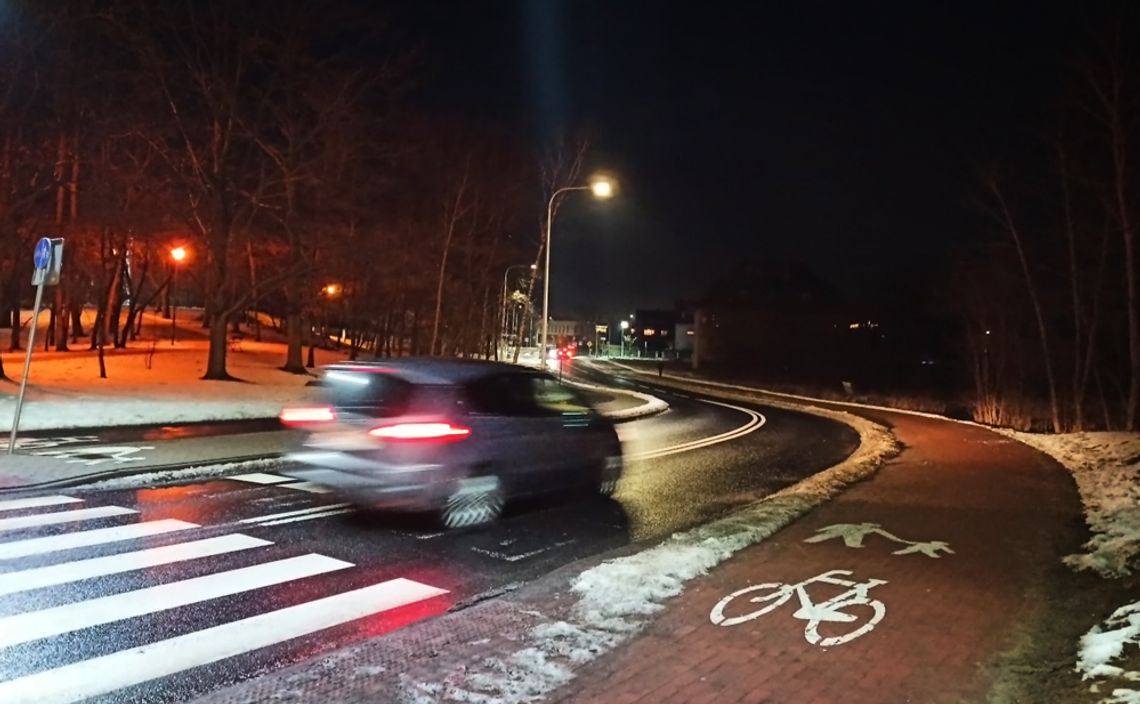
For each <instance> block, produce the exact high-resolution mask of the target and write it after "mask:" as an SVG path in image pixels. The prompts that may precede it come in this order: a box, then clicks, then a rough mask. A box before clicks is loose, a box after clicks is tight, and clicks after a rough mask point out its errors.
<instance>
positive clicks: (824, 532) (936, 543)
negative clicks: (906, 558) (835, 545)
mask: <svg viewBox="0 0 1140 704" xmlns="http://www.w3.org/2000/svg"><path fill="white" fill-rule="evenodd" d="M868 535H879V536H882V537H884V538H886V539H887V540H890V541H893V542H896V543H901V544H902V545H905V546H906V547H904V548H900V549H899V550H895V551H894V552H892V553H891V554H892V555H911V554H915V553H921V554H923V555H926V556H927V557H932V558H934V559H935V560H937V559H938V558H940V557H942V555H940V554H939V553H946V554H947V555H953V554H954V551H953V550H951V549H950V544H949V543H947V542H945V541H942V540H926V541H916V540H904V539H903V538H900V537H898V536H897V535H895V534H894V533H891V532H889V531H885V530H883V528H882V526H880V525H879V524H878V523H836V524H835V525H831V526H826V527H824V528H820V529H819V530H817V531H816V534H815V535H813V536H812V537H810V538H805V539H804V542H805V543H822V542H823V541H825V540H831V539H833V538H843V544H844V545H846V546H847V547H849V548H861V547H863V539H864V538H866V537H867V536H868Z"/></svg>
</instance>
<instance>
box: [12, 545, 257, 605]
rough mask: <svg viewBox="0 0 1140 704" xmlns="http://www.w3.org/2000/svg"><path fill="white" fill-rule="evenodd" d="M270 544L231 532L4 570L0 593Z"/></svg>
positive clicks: (65, 582) (22, 590) (28, 589)
mask: <svg viewBox="0 0 1140 704" xmlns="http://www.w3.org/2000/svg"><path fill="white" fill-rule="evenodd" d="M271 544H272V543H270V542H269V541H268V540H261V539H260V538H251V537H250V536H248V535H242V534H240V533H234V534H232V535H222V536H219V537H217V538H205V539H203V540H192V541H190V542H188V543H178V544H175V545H167V546H165V547H161V548H150V549H148V550H136V551H135V552H128V553H123V554H122V555H107V556H106V557H93V558H91V559H88V560H79V561H77V562H65V563H63V564H61V565H51V566H49V567H39V568H36V569H30V570H22V571H20V572H8V573H6V574H0V596H5V595H7V594H15V593H17V592H26V591H30V590H32V589H42V588H43V587H52V586H56V585H58V584H67V583H68V582H78V581H79V580H81V579H91V578H93V577H106V576H107V575H112V574H120V573H122V572H131V571H134V570H141V569H144V568H147V567H158V566H159V565H169V564H172V563H175V562H184V561H186V560H195V559H199V558H203V557H212V556H214V555H223V554H225V553H230V552H236V551H238V550H248V549H250V548H259V547H262V546H264V545H271Z"/></svg>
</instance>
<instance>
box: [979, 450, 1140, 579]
mask: <svg viewBox="0 0 1140 704" xmlns="http://www.w3.org/2000/svg"><path fill="white" fill-rule="evenodd" d="M1001 432H1003V433H1004V434H1005V435H1008V436H1009V437H1012V438H1015V439H1016V440H1019V441H1021V442H1023V443H1025V444H1027V445H1029V446H1031V447H1034V448H1037V449H1038V450H1040V451H1042V452H1044V453H1046V454H1047V455H1050V456H1051V457H1053V458H1054V459H1056V460H1057V461H1058V462H1060V463H1061V464H1062V465H1064V467H1065V468H1066V469H1068V470H1069V472H1070V473H1072V475H1073V479H1074V480H1075V481H1076V483H1077V490H1078V491H1079V492H1080V495H1081V503H1082V504H1083V505H1084V509H1085V520H1086V521H1088V524H1089V528H1090V529H1091V530H1092V533H1093V537H1092V538H1091V539H1090V540H1089V541H1088V542H1087V543H1085V548H1086V550H1087V551H1088V552H1086V553H1084V554H1080V555H1069V556H1068V557H1066V558H1065V563H1066V564H1067V565H1069V566H1070V567H1072V568H1073V569H1076V570H1093V571H1094V572H1096V573H1097V574H1100V575H1101V576H1102V577H1120V576H1124V575H1127V574H1129V573H1130V572H1131V571H1132V569H1133V568H1134V567H1135V566H1136V557H1137V555H1140V433H1063V434H1061V435H1038V434H1034V433H1021V432H1016V431H1010V430H1007V431H1001Z"/></svg>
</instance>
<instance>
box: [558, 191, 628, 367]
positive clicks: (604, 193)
mask: <svg viewBox="0 0 1140 704" xmlns="http://www.w3.org/2000/svg"><path fill="white" fill-rule="evenodd" d="M569 191H590V192H591V193H593V194H594V197H595V198H598V199H601V200H605V199H608V198H612V197H613V195H614V182H613V181H612V180H611V179H609V178H608V177H606V176H595V177H594V178H592V179H590V184H589V185H587V186H566V187H564V188H559V189H558V190H557V191H555V192H554V193H552V194H551V195H550V201H549V202H548V203H547V204H546V266H545V271H544V272H543V277H542V342H541V343H539V344H540V347H539V349H540V350H541V354H540V355H539V359H540V360H542V368H543V369H545V368H546V343H547V323H549V322H550V248H551V244H552V243H551V234H552V232H553V229H554V228H553V224H554V201H555V199H557V198H558V196H560V195H562V194H563V193H567V192H569Z"/></svg>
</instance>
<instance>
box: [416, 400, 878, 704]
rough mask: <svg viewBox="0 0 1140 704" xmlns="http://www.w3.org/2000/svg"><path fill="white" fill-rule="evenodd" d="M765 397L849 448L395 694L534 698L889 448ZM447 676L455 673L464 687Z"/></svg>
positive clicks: (605, 573) (583, 581)
mask: <svg viewBox="0 0 1140 704" xmlns="http://www.w3.org/2000/svg"><path fill="white" fill-rule="evenodd" d="M766 402H767V401H766ZM772 405H780V406H786V407H788V408H793V409H795V410H800V411H803V410H807V411H808V412H811V413H815V414H818V415H822V416H825V417H829V418H834V419H836V420H839V421H841V422H844V423H847V424H848V425H850V426H852V427H854V428H855V430H857V431H858V433H859V437H860V444H859V447H858V448H857V449H856V450H855V452H854V453H853V454H852V455H851V456H850V457H849V458H847V460H845V461H844V462H842V463H840V464H838V465H836V466H835V467H832V468H831V469H828V470H825V471H823V472H820V473H819V474H816V475H814V476H813V477H811V478H809V479H807V480H805V481H802V482H800V483H798V484H795V485H794V486H791V487H788V488H786V489H783V490H782V491H779V492H777V493H775V494H773V495H771V496H769V497H767V498H765V499H763V500H761V501H758V502H756V503H753V504H750V505H748V506H746V507H744V508H742V509H739V510H737V511H735V512H733V513H731V514H729V515H728V516H726V517H724V518H721V519H719V520H716V521H713V522H711V523H708V524H705V525H703V526H699V527H697V528H693V529H691V530H688V531H685V532H682V533H677V534H675V535H673V536H672V537H671V538H669V539H668V540H666V541H664V542H663V543H660V544H658V545H657V546H655V547H652V548H649V549H647V550H644V551H642V552H639V553H636V554H633V555H629V556H626V557H619V558H616V559H613V560H608V561H606V562H603V563H602V564H600V565H598V566H596V567H593V568H591V569H588V570H586V571H584V572H582V573H581V574H580V575H578V577H577V578H576V579H575V580H574V581H573V583H572V584H571V591H572V592H573V594H574V595H576V596H577V602H576V603H574V605H573V606H572V607H571V608H570V615H569V617H568V618H566V619H564V620H558V621H552V620H547V621H546V622H544V623H542V624H540V625H538V626H536V627H535V628H534V629H532V631H531V632H530V635H529V639H528V640H527V641H526V642H524V643H522V644H521V647H520V649H519V650H518V651H517V652H515V653H514V654H512V655H511V656H509V657H508V658H506V659H499V658H488V659H486V660H484V661H482V662H480V663H477V664H471V665H468V666H466V667H465V668H464V671H463V673H453V674H454V675H455V676H454V677H452V676H451V675H450V674H449V673H441V674H440V680H439V681H438V682H404V691H403V692H402V695H403V697H404V699H406V700H407V701H417V702H444V701H469V702H495V703H496V704H523V703H525V702H533V701H536V700H538V699H541V698H542V697H543V696H544V695H545V694H547V693H549V692H551V691H553V690H555V689H557V688H558V687H560V686H562V685H564V684H566V683H567V682H569V681H570V680H572V679H573V677H574V670H575V669H576V668H577V667H579V666H581V665H582V664H584V663H586V662H589V661H591V660H594V659H596V658H597V657H599V656H601V655H602V654H604V653H606V652H608V651H610V650H613V649H614V648H615V647H617V646H618V645H620V644H621V643H622V642H624V641H625V640H627V639H628V638H630V637H632V636H633V635H635V634H636V633H637V632H638V631H640V630H641V629H642V628H643V627H644V626H645V625H646V623H647V621H648V619H649V617H650V616H652V615H653V614H655V613H657V612H658V611H660V610H662V609H663V608H665V605H664V602H665V601H666V600H667V599H669V598H671V597H674V596H677V595H678V594H680V593H681V592H682V590H683V589H684V588H685V585H686V584H687V583H688V582H689V581H690V580H692V579H694V578H696V577H700V576H702V575H705V574H707V573H708V572H709V570H710V569H712V568H713V567H715V566H716V565H717V564H719V563H721V562H723V561H724V560H727V559H728V558H729V557H731V556H732V555H733V554H735V553H736V552H738V551H740V550H742V549H744V548H746V547H748V546H750V545H753V544H755V543H758V542H760V541H761V540H764V539H765V538H767V537H769V536H771V535H773V534H774V533H775V532H776V531H778V530H780V529H781V528H783V527H784V526H786V525H787V524H789V523H791V522H792V521H793V520H795V519H796V518H798V517H799V516H802V515H803V514H805V513H807V512H808V511H810V510H811V509H812V508H814V507H815V506H818V505H819V504H821V503H823V502H825V501H827V500H829V499H831V498H832V497H834V496H835V495H837V494H838V493H839V492H841V491H842V490H843V489H845V488H846V487H848V486H850V485H851V484H853V483H855V482H858V481H861V480H863V479H865V478H867V477H869V476H870V475H872V474H873V473H874V472H875V470H876V469H877V468H878V467H879V465H881V464H882V463H883V462H884V461H885V460H886V459H887V458H888V457H890V456H892V455H893V454H895V453H896V452H897V449H898V445H897V443H896V442H895V439H894V437H893V436H892V435H891V433H890V431H889V430H887V429H886V428H884V427H882V426H880V425H877V424H875V423H872V422H871V421H869V420H866V419H864V418H861V417H858V416H853V415H850V414H847V413H841V412H837V411H832V410H829V409H821V408H805V407H804V406H803V405H795V406H793V405H790V404H780V403H773V404H772ZM456 682H464V686H463V687H460V686H458V685H456V684H455V683H456ZM402 700H403V699H402Z"/></svg>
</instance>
